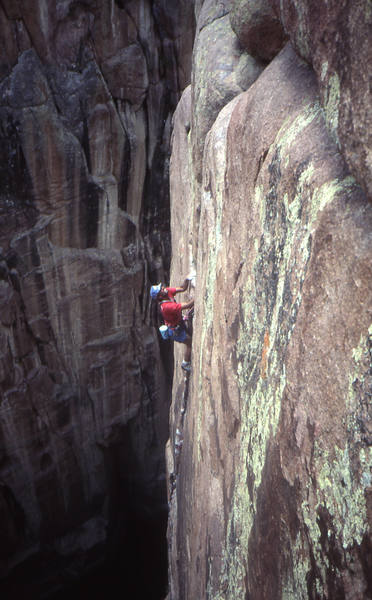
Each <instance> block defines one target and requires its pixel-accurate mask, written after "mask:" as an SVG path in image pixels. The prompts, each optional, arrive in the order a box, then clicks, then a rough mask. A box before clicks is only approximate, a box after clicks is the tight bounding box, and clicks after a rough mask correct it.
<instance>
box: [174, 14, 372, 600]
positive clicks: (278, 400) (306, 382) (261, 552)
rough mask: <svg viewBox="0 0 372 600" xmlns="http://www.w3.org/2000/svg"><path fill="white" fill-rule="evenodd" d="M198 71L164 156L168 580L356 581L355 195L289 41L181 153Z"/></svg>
mask: <svg viewBox="0 0 372 600" xmlns="http://www.w3.org/2000/svg"><path fill="white" fill-rule="evenodd" d="M207 4H208V3H205V5H207ZM200 14H202V13H200ZM205 35H206V34H205ZM220 43H223V42H222V41H221V42H220ZM195 48H196V49H194V61H195V60H196V58H195V52H197V47H195ZM194 68H195V66H194ZM202 68H203V67H202V65H199V66H198V69H199V70H200V72H202ZM217 68H218V67H217ZM194 77H195V74H194ZM197 85H198V83H197V81H195V80H194V79H193V80H192V86H191V93H190V91H187V92H185V94H184V97H183V99H182V100H181V103H180V105H179V107H178V109H177V112H176V116H175V126H174V137H173V148H172V160H171V191H172V236H173V239H175V240H176V241H177V246H176V247H177V251H176V252H175V253H174V258H173V263H172V277H173V280H174V281H176V280H181V279H182V275H183V274H184V273H185V272H186V271H187V270H188V269H189V267H190V263H191V262H193V261H194V262H195V264H196V268H197V280H196V288H195V318H194V338H193V359H192V375H191V379H190V381H189V382H188V385H189V390H188V398H187V405H186V411H185V413H184V415H183V417H182V424H183V429H182V432H181V436H182V442H183V443H182V447H181V452H180V455H179V456H177V448H178V446H177V444H176V442H177V438H176V433H177V432H176V426H177V425H178V423H179V422H180V410H181V409H182V408H184V406H185V405H184V404H182V402H181V401H182V398H183V396H182V395H183V393H184V390H185V387H184V381H183V375H182V372H181V371H180V369H179V364H180V360H181V353H182V348H178V347H176V351H175V358H176V371H175V380H174V384H173V403H172V413H171V430H172V432H173V437H172V444H171V446H170V448H169V454H168V456H169V459H168V465H169V470H170V471H171V472H172V483H173V487H172V489H170V506H171V509H170V520H169V526H168V538H169V547H170V555H169V562H170V591H169V596H168V597H169V599H170V600H186V599H187V600H188V599H190V598H200V599H203V598H205V599H213V600H217V599H222V598H224V599H231V600H239V599H241V600H246V599H252V600H253V599H254V600H260V599H262V600H269V599H270V600H275V599H278V600H279V599H281V598H286V599H296V600H297V599H298V598H320V597H321V598H345V599H354V598H364V597H365V598H368V597H371V595H372V588H371V580H370V568H371V564H370V558H368V557H370V553H371V534H370V522H371V477H370V468H371V453H370V446H371V430H370V407H371V403H370V394H371V372H370V364H371V332H372V330H371V318H370V316H371V315H370V307H371V301H372V288H371V269H372V264H371V256H372V238H371V225H372V210H371V204H370V203H369V202H368V199H367V197H366V195H365V193H364V191H363V189H362V187H361V186H360V184H359V182H358V181H357V180H356V179H355V178H354V177H353V176H352V175H351V174H350V170H349V168H348V165H347V164H346V163H345V161H344V159H343V157H342V156H341V154H340V152H339V148H338V145H337V141H335V139H334V137H333V136H332V133H330V131H329V125H328V123H327V115H326V114H325V111H324V109H323V106H322V103H321V96H320V95H319V88H318V84H317V79H316V76H315V74H314V71H313V69H312V68H311V66H310V65H308V64H306V63H305V62H303V60H302V59H301V58H300V57H299V56H298V55H297V54H296V53H295V51H294V50H293V47H292V46H291V44H287V46H286V47H285V48H284V49H283V50H282V51H281V52H280V54H279V55H278V56H276V58H274V60H273V61H272V62H271V63H270V64H269V65H268V66H267V67H266V68H265V69H264V70H263V72H262V73H261V74H260V75H259V76H258V78H257V79H256V81H255V82H254V83H253V85H251V87H249V89H247V91H245V92H243V93H241V94H240V95H238V96H236V97H235V98H234V99H233V100H232V101H231V102H229V103H227V104H226V106H225V107H224V108H223V110H221V112H219V111H217V113H216V114H215V120H214V123H213V121H211V123H213V124H211V127H210V128H209V133H208V134H207V135H206V137H204V139H203V140H202V145H203V147H204V155H203V161H202V162H199V163H198V164H196V165H195V164H193V161H194V160H195V156H196V155H195V152H194V148H195V144H196V143H199V142H198V141H197V140H195V138H194V139H193V138H192V136H193V135H194V136H198V132H194V134H193V132H192V129H191V134H190V133H189V126H188V123H190V121H191V120H192V118H193V116H192V115H193V111H194V110H197V109H198V107H197V106H195V105H194V104H193V102H195V97H196V96H195V89H194V91H193V86H194V87H195V86H197ZM227 102H228V99H227ZM190 171H191V172H193V173H194V175H193V176H192V177H190V178H187V173H189V172H190ZM198 173H201V182H200V183H199V181H198ZM361 181H362V180H361ZM173 203H174V206H173ZM182 215H183V219H182ZM176 346H177V345H176ZM172 446H173V447H172ZM176 457H177V460H176Z"/></svg>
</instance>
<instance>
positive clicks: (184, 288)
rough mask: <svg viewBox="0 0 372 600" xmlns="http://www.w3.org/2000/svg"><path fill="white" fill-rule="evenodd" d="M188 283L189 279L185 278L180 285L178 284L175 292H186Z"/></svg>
mask: <svg viewBox="0 0 372 600" xmlns="http://www.w3.org/2000/svg"><path fill="white" fill-rule="evenodd" d="M188 284H189V280H188V279H185V281H184V282H183V284H182V285H180V286H179V287H176V293H178V292H186V290H187V286H188Z"/></svg>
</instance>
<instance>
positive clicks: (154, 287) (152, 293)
mask: <svg viewBox="0 0 372 600" xmlns="http://www.w3.org/2000/svg"><path fill="white" fill-rule="evenodd" d="M160 290H161V283H158V285H152V286H151V289H150V296H151V298H152V299H153V300H156V298H157V297H158V293H159V292H160Z"/></svg>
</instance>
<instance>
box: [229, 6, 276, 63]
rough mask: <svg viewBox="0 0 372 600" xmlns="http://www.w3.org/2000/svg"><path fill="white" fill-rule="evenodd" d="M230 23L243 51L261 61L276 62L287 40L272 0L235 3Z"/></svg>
mask: <svg viewBox="0 0 372 600" xmlns="http://www.w3.org/2000/svg"><path fill="white" fill-rule="evenodd" d="M230 22H231V27H232V28H233V30H234V31H235V33H236V35H237V36H238V39H239V42H240V43H241V45H242V46H243V48H245V49H246V50H247V51H248V52H249V53H250V54H252V56H254V57H256V58H258V59H259V60H263V61H270V60H272V59H273V58H274V56H276V55H277V54H278V52H279V51H280V50H281V49H282V48H283V46H284V44H285V42H286V39H287V36H286V35H285V32H284V30H283V27H282V24H281V23H280V20H279V19H278V17H277V16H276V14H275V13H274V10H273V8H272V7H271V5H270V2H269V0H254V1H252V0H234V1H233V3H232V8H231V11H230Z"/></svg>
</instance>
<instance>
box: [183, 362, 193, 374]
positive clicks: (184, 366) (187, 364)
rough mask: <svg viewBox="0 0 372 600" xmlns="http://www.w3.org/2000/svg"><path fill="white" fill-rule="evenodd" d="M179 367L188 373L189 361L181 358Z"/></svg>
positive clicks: (189, 369)
mask: <svg viewBox="0 0 372 600" xmlns="http://www.w3.org/2000/svg"><path fill="white" fill-rule="evenodd" d="M181 367H182V369H183V370H184V371H186V372H187V373H190V371H191V363H190V362H186V361H185V360H183V361H182V365H181Z"/></svg>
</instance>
